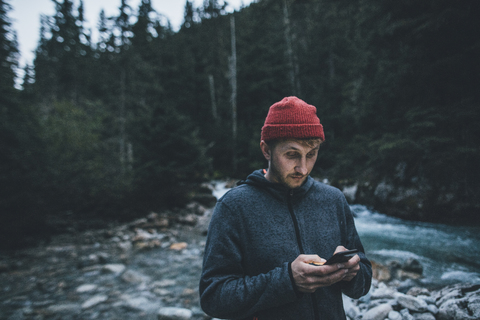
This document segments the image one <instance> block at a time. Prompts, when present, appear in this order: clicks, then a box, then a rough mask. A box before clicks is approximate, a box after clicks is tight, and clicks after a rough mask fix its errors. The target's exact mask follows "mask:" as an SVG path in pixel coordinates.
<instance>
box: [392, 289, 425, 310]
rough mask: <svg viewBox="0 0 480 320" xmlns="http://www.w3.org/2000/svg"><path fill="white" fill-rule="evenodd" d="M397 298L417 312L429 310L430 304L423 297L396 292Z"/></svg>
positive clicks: (399, 301) (403, 304)
mask: <svg viewBox="0 0 480 320" xmlns="http://www.w3.org/2000/svg"><path fill="white" fill-rule="evenodd" d="M395 299H396V300H397V302H398V303H399V304H400V305H402V306H403V307H405V308H407V309H409V310H412V311H415V312H424V311H427V310H428V309H427V307H428V304H427V303H426V302H425V301H423V300H422V299H418V298H416V297H414V296H410V295H407V294H403V293H400V292H397V293H395Z"/></svg>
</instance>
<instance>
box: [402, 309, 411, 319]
mask: <svg viewBox="0 0 480 320" xmlns="http://www.w3.org/2000/svg"><path fill="white" fill-rule="evenodd" d="M400 314H401V315H402V320H414V318H413V316H412V315H411V314H410V312H408V309H402V310H400Z"/></svg>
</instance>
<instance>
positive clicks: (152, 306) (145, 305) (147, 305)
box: [122, 295, 159, 312]
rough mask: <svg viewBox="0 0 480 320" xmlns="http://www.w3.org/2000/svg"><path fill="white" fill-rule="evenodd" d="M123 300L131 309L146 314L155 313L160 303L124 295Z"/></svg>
mask: <svg viewBox="0 0 480 320" xmlns="http://www.w3.org/2000/svg"><path fill="white" fill-rule="evenodd" d="M122 299H123V300H124V302H125V305H127V306H128V307H129V308H131V309H135V310H140V311H144V312H154V311H155V310H157V309H158V306H159V302H152V301H150V300H149V299H147V298H146V297H131V296H129V295H123V296H122Z"/></svg>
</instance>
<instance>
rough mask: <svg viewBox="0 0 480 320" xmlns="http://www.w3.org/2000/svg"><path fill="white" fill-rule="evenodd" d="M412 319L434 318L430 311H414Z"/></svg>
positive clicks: (433, 319) (429, 319)
mask: <svg viewBox="0 0 480 320" xmlns="http://www.w3.org/2000/svg"><path fill="white" fill-rule="evenodd" d="M413 319H414V320H435V316H434V315H433V314H431V313H430V312H424V313H414V314H413Z"/></svg>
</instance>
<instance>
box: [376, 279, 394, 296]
mask: <svg viewBox="0 0 480 320" xmlns="http://www.w3.org/2000/svg"><path fill="white" fill-rule="evenodd" d="M395 293H396V290H394V289H393V288H389V287H387V285H386V284H385V283H383V282H380V283H379V284H378V288H377V289H373V290H372V293H371V298H372V299H394V295H395Z"/></svg>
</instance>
